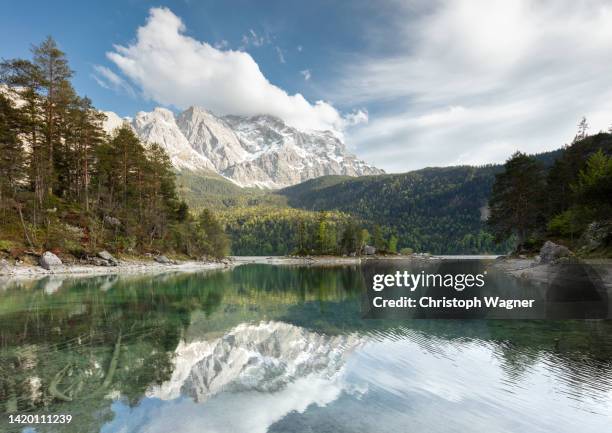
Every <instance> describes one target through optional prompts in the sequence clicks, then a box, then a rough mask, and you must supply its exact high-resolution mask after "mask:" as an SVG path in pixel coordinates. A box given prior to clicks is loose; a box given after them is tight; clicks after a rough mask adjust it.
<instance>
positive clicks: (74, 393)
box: [0, 265, 612, 433]
mask: <svg viewBox="0 0 612 433" xmlns="http://www.w3.org/2000/svg"><path fill="white" fill-rule="evenodd" d="M496 281H497V280H496ZM498 283H499V284H503V281H501V282H498ZM363 284H364V283H363V279H362V278H361V274H360V271H359V268H356V267H337V268H313V267H275V266H266V265H248V266H242V267H238V268H236V269H234V270H231V271H219V272H209V273H193V274H184V273H183V274H181V273H175V274H172V273H171V274H163V275H156V276H122V277H117V276H105V277H96V278H86V279H63V280H62V279H60V278H57V277H55V278H49V279H43V280H39V281H35V282H26V283H10V282H5V283H0V344H1V346H0V402H1V403H0V412H2V420H1V421H0V431H22V430H23V429H16V428H15V426H11V425H8V424H6V420H7V416H6V415H7V413H32V414H34V413H70V414H72V415H73V419H74V421H73V423H72V424H70V425H64V426H60V425H39V426H35V427H34V429H29V428H28V429H27V430H25V431H28V432H30V431H36V432H55V431H57V432H99V431H101V432H105V433H115V432H117V433H119V432H130V433H131V432H148V433H153V432H160V433H161V432H163V433H167V432H220V433H221V432H223V433H233V432H248V433H258V432H262V433H263V432H305V431H306V432H308V431H312V432H325V431H330V432H376V433H378V432H398V431H407V430H409V431H426V432H451V431H491V432H498V431H504V432H515V431H516V432H523V431H530V432H535V431H543V432H548V431H550V432H566V431H567V432H574V431H576V430H578V429H579V430H580V431H581V432H607V431H609V426H610V425H611V423H612V332H611V331H612V324H611V323H610V322H608V321H503V320H497V321H493V320H491V321H485V320H469V321H452V320H437V321H436V320H414V321H403V322H402V321H390V320H387V321H375V320H362V319H361V318H360V317H361V312H360V306H361V305H360V301H361V299H360V296H361V290H362V288H363ZM508 284H510V282H508ZM511 284H517V283H516V281H515V280H513V282H512V283H511ZM519 284H526V283H522V282H521V283H519ZM521 290H530V289H529V287H527V286H524V287H521ZM113 363H114V365H116V369H114V370H113V368H111V366H112V365H113ZM60 373H61V374H60ZM51 385H54V387H52V386H51ZM52 390H59V391H60V392H61V395H63V396H64V397H66V399H62V398H60V397H61V395H60V397H58V395H57V393H55V392H53V391H52Z"/></svg>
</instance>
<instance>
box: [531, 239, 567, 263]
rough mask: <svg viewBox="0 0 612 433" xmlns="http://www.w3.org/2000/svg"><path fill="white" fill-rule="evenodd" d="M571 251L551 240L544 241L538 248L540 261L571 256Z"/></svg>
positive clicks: (550, 261)
mask: <svg viewBox="0 0 612 433" xmlns="http://www.w3.org/2000/svg"><path fill="white" fill-rule="evenodd" d="M572 255H573V254H572V252H571V251H570V250H569V248H567V247H565V246H563V245H559V244H556V243H554V242H551V241H546V242H545V243H544V245H542V249H541V250H540V261H539V262H540V263H542V264H545V263H552V262H555V261H557V260H559V259H560V258H562V257H570V256H572Z"/></svg>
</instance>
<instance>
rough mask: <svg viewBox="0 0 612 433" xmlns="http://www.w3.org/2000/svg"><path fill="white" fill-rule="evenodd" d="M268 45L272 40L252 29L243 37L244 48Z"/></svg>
mask: <svg viewBox="0 0 612 433" xmlns="http://www.w3.org/2000/svg"><path fill="white" fill-rule="evenodd" d="M166 10H167V9H166ZM268 43H270V39H269V38H268V37H264V36H262V35H259V34H257V32H256V31H255V30H253V29H250V30H249V32H248V33H247V34H246V35H242V45H243V47H248V46H249V45H252V46H254V47H262V46H264V45H265V44H268Z"/></svg>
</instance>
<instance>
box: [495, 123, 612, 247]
mask: <svg viewBox="0 0 612 433" xmlns="http://www.w3.org/2000/svg"><path fill="white" fill-rule="evenodd" d="M585 125H586V120H585V119H583V121H582V122H581V128H580V129H579V134H578V135H577V136H576V138H575V140H574V142H573V143H572V144H571V145H569V146H567V147H565V148H564V149H563V151H562V153H561V154H560V155H559V157H558V158H557V159H555V161H554V162H553V164H552V166H551V167H549V168H547V167H546V166H544V165H543V164H542V163H541V162H540V161H538V160H537V159H536V158H534V157H530V156H528V155H525V154H523V153H520V152H517V153H515V154H514V155H512V157H511V158H510V159H508V161H507V162H506V164H505V165H504V170H503V171H502V172H500V173H498V174H497V175H496V179H495V183H494V185H493V190H492V194H491V198H490V200H489V204H490V207H491V215H490V218H489V221H488V226H489V228H490V230H491V232H492V233H493V234H494V235H495V237H496V240H497V241H503V240H506V239H508V238H510V237H513V236H514V237H516V240H517V244H518V250H519V251H521V250H523V251H526V252H530V251H533V250H537V249H538V248H539V246H540V245H541V244H542V243H543V241H544V240H545V239H555V240H557V241H558V242H561V243H563V244H565V245H567V246H569V247H570V248H572V249H574V250H578V251H580V252H581V253H583V254H594V255H599V256H609V255H611V254H612V220H611V215H612V133H603V132H601V133H598V134H596V135H592V136H588V135H587V134H586V128H585Z"/></svg>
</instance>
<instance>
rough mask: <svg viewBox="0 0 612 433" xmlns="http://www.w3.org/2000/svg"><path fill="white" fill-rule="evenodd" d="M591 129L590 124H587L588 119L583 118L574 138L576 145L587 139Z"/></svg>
mask: <svg viewBox="0 0 612 433" xmlns="http://www.w3.org/2000/svg"><path fill="white" fill-rule="evenodd" d="M589 128H590V125H589V122H587V119H586V117H584V116H583V117H582V119H580V122H578V131H577V132H576V136H575V137H574V143H575V142H577V141H580V140H584V139H585V138H587V136H588V130H589Z"/></svg>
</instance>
